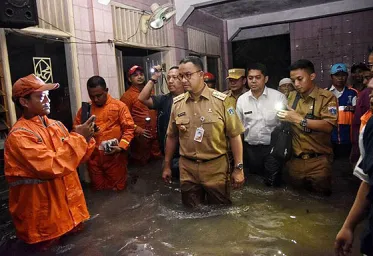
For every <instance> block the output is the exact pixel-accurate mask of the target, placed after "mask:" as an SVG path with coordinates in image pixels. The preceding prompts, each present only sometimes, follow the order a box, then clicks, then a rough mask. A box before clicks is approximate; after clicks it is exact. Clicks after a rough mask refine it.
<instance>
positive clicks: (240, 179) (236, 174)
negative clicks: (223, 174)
mask: <svg viewBox="0 0 373 256" xmlns="http://www.w3.org/2000/svg"><path fill="white" fill-rule="evenodd" d="M244 182H245V175H244V174H243V170H237V169H235V170H233V173H232V186H233V188H234V189H236V188H240V187H241V186H242V185H243V183H244Z"/></svg>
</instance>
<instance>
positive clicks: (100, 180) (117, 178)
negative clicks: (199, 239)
mask: <svg viewBox="0 0 373 256" xmlns="http://www.w3.org/2000/svg"><path fill="white" fill-rule="evenodd" d="M88 172H89V177H90V179H91V185H92V188H93V189H95V190H109V189H110V190H123V189H125V188H126V182H127V152H121V153H118V154H114V155H105V154H104V151H102V150H97V149H96V150H95V152H94V153H93V154H92V156H91V158H90V159H89V161H88Z"/></svg>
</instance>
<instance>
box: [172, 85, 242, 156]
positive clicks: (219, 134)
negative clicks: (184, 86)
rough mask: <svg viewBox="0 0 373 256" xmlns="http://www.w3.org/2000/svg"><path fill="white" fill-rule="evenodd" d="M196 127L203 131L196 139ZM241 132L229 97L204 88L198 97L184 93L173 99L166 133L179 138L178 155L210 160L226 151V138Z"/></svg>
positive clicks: (233, 104)
mask: <svg viewBox="0 0 373 256" xmlns="http://www.w3.org/2000/svg"><path fill="white" fill-rule="evenodd" d="M198 127H202V128H203V130H204V134H203V137H202V141H201V142H198V141H195V135H196V131H197V128H198ZM243 132H244V127H243V125H242V123H241V122H240V119H239V118H238V116H237V114H236V110H235V102H234V101H233V100H232V98H231V97H227V95H225V94H223V93H221V92H218V91H216V90H214V89H210V88H208V87H207V86H205V87H204V89H203V91H202V94H201V95H200V97H199V99H197V100H195V99H193V98H192V96H191V95H190V94H189V92H186V93H184V94H181V95H179V96H177V97H175V98H174V104H173V106H172V110H171V116H170V123H169V125H168V130H167V135H168V136H171V137H176V136H178V137H179V142H180V143H179V144H180V155H182V156H184V157H187V158H193V159H198V160H210V159H214V158H217V157H219V156H221V155H223V154H226V153H227V150H228V137H236V136H238V135H240V134H241V133H243Z"/></svg>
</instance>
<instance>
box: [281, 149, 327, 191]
mask: <svg viewBox="0 0 373 256" xmlns="http://www.w3.org/2000/svg"><path fill="white" fill-rule="evenodd" d="M331 163H332V156H329V155H320V156H318V157H314V158H309V159H301V158H292V159H291V160H290V161H289V162H288V163H287V170H288V179H289V181H288V182H289V184H290V185H292V186H294V187H297V188H303V189H306V190H308V191H311V192H316V193H318V194H322V195H326V196H328V195H330V194H331V182H332V166H331Z"/></svg>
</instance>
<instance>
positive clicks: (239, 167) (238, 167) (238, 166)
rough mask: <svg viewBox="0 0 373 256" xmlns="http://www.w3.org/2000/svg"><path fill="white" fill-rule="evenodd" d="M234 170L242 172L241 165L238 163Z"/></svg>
mask: <svg viewBox="0 0 373 256" xmlns="http://www.w3.org/2000/svg"><path fill="white" fill-rule="evenodd" d="M234 169H238V170H240V171H242V170H243V163H238V164H237V165H236V166H235V167H234Z"/></svg>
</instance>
